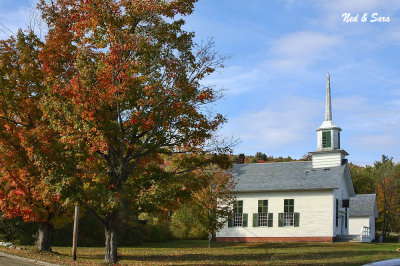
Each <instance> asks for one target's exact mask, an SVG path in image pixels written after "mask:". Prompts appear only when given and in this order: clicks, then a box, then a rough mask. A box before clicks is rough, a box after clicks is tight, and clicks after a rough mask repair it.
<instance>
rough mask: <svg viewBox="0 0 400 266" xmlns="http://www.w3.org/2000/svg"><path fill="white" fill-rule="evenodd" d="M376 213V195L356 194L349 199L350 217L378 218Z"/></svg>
mask: <svg viewBox="0 0 400 266" xmlns="http://www.w3.org/2000/svg"><path fill="white" fill-rule="evenodd" d="M377 212H378V210H377V207H376V194H357V195H356V196H355V197H350V217H361V216H375V217H378V213H377Z"/></svg>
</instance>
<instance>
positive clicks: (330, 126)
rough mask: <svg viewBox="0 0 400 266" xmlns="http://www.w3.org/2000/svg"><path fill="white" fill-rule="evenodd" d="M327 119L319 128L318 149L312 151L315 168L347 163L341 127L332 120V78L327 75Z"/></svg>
mask: <svg viewBox="0 0 400 266" xmlns="http://www.w3.org/2000/svg"><path fill="white" fill-rule="evenodd" d="M326 78H327V82H326V106H325V121H324V122H323V123H322V125H321V126H320V127H319V128H317V151H315V152H311V154H312V166H313V168H323V167H334V166H340V165H343V164H345V163H346V162H347V161H346V160H345V157H346V155H349V154H348V153H347V152H346V151H345V150H342V149H340V131H342V129H340V127H338V126H336V125H335V124H334V123H333V121H332V103H331V80H330V75H329V73H328V75H327V77H326Z"/></svg>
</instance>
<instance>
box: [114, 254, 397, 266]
mask: <svg viewBox="0 0 400 266" xmlns="http://www.w3.org/2000/svg"><path fill="white" fill-rule="evenodd" d="M377 255H384V254H382V253H381V252H379V251H376V252H370V251H343V250H339V251H333V252H329V251H328V252H321V251H318V252H315V253H299V254H293V253H290V254H289V253H279V254H276V253H261V254H220V255H218V254H179V255H178V254H177V255H173V254H171V255H158V254H154V255H147V256H144V255H122V256H120V259H121V260H129V261H137V262H150V261H157V262H163V261H165V262H176V263H184V262H192V263H193V262H195V263H196V262H199V263H201V264H203V263H205V262H207V261H212V262H219V261H220V262H227V263H235V262H245V263H246V262H251V261H254V262H260V263H262V262H263V261H264V262H269V263H274V261H275V262H276V263H295V264H301V263H302V261H307V262H304V263H308V264H310V263H312V264H324V265H337V264H338V263H340V264H344V265H360V264H363V263H367V262H370V261H371V259H372V258H374V257H375V256H377ZM387 255H389V256H390V255H391V254H387ZM355 257H359V260H357V261H354V258H355ZM337 258H348V259H349V260H351V262H346V261H340V262H337V261H336V262H331V260H332V259H337Z"/></svg>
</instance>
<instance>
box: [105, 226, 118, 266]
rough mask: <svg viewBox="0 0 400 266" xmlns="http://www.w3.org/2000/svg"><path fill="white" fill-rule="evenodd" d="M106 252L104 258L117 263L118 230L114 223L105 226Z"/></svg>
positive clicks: (106, 260)
mask: <svg viewBox="0 0 400 266" xmlns="http://www.w3.org/2000/svg"><path fill="white" fill-rule="evenodd" d="M105 236H106V252H105V257H104V260H105V262H106V263H113V264H115V263H117V260H118V250H117V248H118V230H117V227H116V226H115V225H114V224H112V223H111V224H110V225H109V226H106V227H105Z"/></svg>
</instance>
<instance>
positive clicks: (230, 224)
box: [228, 217, 233, 227]
mask: <svg viewBox="0 0 400 266" xmlns="http://www.w3.org/2000/svg"><path fill="white" fill-rule="evenodd" d="M228 227H233V219H232V217H228Z"/></svg>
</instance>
